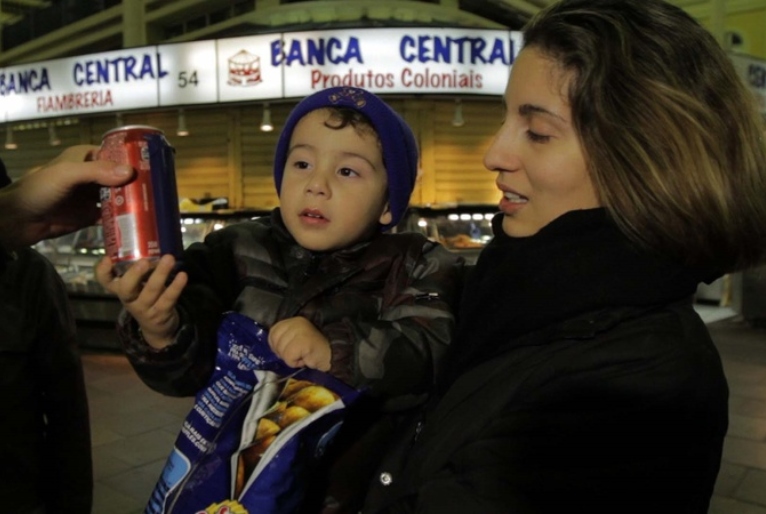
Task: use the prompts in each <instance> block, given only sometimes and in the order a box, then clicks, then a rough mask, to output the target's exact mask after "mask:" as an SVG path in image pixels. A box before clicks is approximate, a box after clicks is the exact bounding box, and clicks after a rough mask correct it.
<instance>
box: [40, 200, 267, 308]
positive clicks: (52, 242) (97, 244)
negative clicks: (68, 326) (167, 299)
mask: <svg viewBox="0 0 766 514" xmlns="http://www.w3.org/2000/svg"><path fill="white" fill-rule="evenodd" d="M269 213H270V211H268V210H247V211H223V210H219V211H211V212H188V213H181V235H182V239H183V246H184V248H186V247H187V246H189V245H190V244H192V243H194V242H197V241H202V240H203V239H204V238H205V236H207V235H208V234H209V233H210V232H213V231H214V230H218V229H220V228H222V227H225V226H226V225H229V224H231V223H238V222H241V221H246V220H250V219H256V218H259V217H261V216H266V215H268V214H269ZM35 249H36V250H38V251H39V252H40V253H42V254H43V255H44V256H46V257H47V258H48V259H49V260H50V261H51V262H52V263H53V265H54V266H55V267H56V270H57V271H58V272H59V274H60V275H61V278H63V279H64V283H65V284H66V287H67V293H68V294H69V300H70V304H71V306H72V309H73V311H74V315H75V319H76V320H77V322H78V323H114V321H115V320H116V319H117V315H118V314H119V312H120V309H121V306H120V302H119V301H118V300H117V298H116V297H114V296H113V295H112V294H110V293H108V292H107V291H106V290H104V288H103V287H101V284H99V283H98V282H97V281H96V279H95V276H94V272H93V268H94V266H95V265H96V262H98V260H99V259H101V258H102V257H103V256H104V255H105V250H104V241H103V232H102V230H101V227H100V226H93V227H88V228H84V229H82V230H79V231H77V232H74V233H72V234H68V235H66V236H63V237H59V238H56V239H49V240H46V241H41V242H40V243H38V244H37V245H35Z"/></svg>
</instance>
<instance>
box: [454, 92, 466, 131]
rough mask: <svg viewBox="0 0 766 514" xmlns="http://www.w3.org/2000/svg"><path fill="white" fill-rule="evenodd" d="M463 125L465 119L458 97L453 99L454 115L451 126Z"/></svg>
mask: <svg viewBox="0 0 766 514" xmlns="http://www.w3.org/2000/svg"><path fill="white" fill-rule="evenodd" d="M463 125H465V120H464V119H463V104H462V103H460V98H456V99H455V115H454V116H452V126H453V127H462V126H463Z"/></svg>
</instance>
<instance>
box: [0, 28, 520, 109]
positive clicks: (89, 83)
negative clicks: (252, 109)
mask: <svg viewBox="0 0 766 514" xmlns="http://www.w3.org/2000/svg"><path fill="white" fill-rule="evenodd" d="M520 46H521V33H519V32H515V31H503V30H478V29H440V28H405V29H398V28H397V29H394V28H378V29H344V30H334V31H313V32H292V33H276V34H267V35H255V36H247V37H239V38H229V39H219V40H211V41H195V42H190V43H176V44H169V45H158V46H148V47H143V48H131V49H124V50H119V51H114V52H107V53H100V54H92V55H84V56H78V57H70V58H64V59H56V60H51V61H44V62H38V63H31V64H24V65H20V66H12V67H7V68H3V69H0V116H1V117H2V119H0V121H16V120H29V119H36V118H49V117H57V116H68V115H77V114H91V113H98V112H108V111H124V110H130V109H146V108H152V107H161V106H174V105H193V104H214V103H224V102H242V101H250V100H271V99H280V98H299V97H302V96H305V95H308V94H310V93H312V92H313V91H316V90H318V89H322V88H325V87H330V86H342V85H346V86H352V87H364V88H366V89H369V90H372V91H375V92H377V93H381V94H387V93H397V94H402V93H408V94H416V93H417V94H424V93H429V94H430V93H434V94H475V95H502V94H503V91H504V88H505V84H506V81H507V79H508V73H509V71H510V66H511V64H512V63H513V60H514V58H515V56H516V54H518V52H519V49H520Z"/></svg>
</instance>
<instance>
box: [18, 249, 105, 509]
mask: <svg viewBox="0 0 766 514" xmlns="http://www.w3.org/2000/svg"><path fill="white" fill-rule="evenodd" d="M31 255H33V256H36V259H37V260H38V261H43V262H42V263H38V264H40V265H37V266H35V267H36V268H37V272H38V273H29V276H30V277H31V276H35V280H37V281H38V284H37V285H35V284H29V283H28V284H27V285H26V286H27V287H32V288H34V290H36V291H37V305H36V306H35V307H34V308H35V310H36V312H37V319H38V320H39V321H40V323H39V324H38V325H37V345H38V352H39V354H38V371H39V375H38V377H37V379H38V380H39V381H40V388H41V392H42V405H43V412H44V414H45V434H46V437H45V448H44V452H43V455H45V462H47V463H49V465H48V467H47V468H46V469H45V473H46V477H45V482H46V484H47V489H46V495H47V498H46V504H47V505H48V508H52V507H53V508H55V509H56V511H57V512H62V513H75V512H89V511H90V508H91V504H92V498H93V471H92V465H91V441H90V428H89V427H90V424H89V417H88V402H87V397H86V392H85V380H84V377H83V369H82V362H81V360H80V354H79V351H78V348H77V339H76V332H75V322H74V316H73V314H72V311H71V308H70V306H69V303H68V301H69V300H68V298H67V293H66V288H65V286H64V282H63V281H62V279H61V277H60V276H59V274H58V273H57V272H56V270H55V269H54V268H53V266H52V265H50V263H48V262H47V261H45V260H44V257H41V256H39V255H37V254H31ZM64 477H66V479H65V478H64Z"/></svg>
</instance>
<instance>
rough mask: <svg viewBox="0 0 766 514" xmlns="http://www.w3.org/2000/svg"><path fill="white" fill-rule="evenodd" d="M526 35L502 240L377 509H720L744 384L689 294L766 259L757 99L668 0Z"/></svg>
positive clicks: (513, 112)
mask: <svg viewBox="0 0 766 514" xmlns="http://www.w3.org/2000/svg"><path fill="white" fill-rule="evenodd" d="M524 35H525V47H524V49H523V50H522V51H521V52H520V54H519V56H518V59H517V60H516V62H515V63H514V65H513V69H512V71H511V77H510V80H509V83H508V87H507V90H506V92H505V97H504V100H505V106H506V111H507V112H506V114H505V117H504V120H503V124H502V126H501V128H500V130H499V131H498V133H497V136H496V138H495V141H494V142H493V144H492V145H491V147H490V149H489V150H488V152H487V154H486V157H485V165H486V167H487V168H488V169H489V170H491V171H493V172H495V173H497V181H496V183H497V187H498V189H499V190H500V192H501V193H502V199H501V200H500V210H501V211H502V212H501V213H500V214H499V215H498V216H497V217H496V218H495V219H494V221H493V227H494V231H495V238H494V240H493V241H492V242H491V243H490V244H489V245H488V246H487V247H486V248H485V249H484V251H483V252H482V255H481V256H480V258H479V260H478V262H477V264H476V267H475V269H474V270H473V273H472V275H471V276H470V277H469V280H468V283H467V286H466V290H465V293H464V297H463V300H462V304H461V309H460V312H459V318H458V319H459V327H458V333H457V338H456V342H455V343H453V346H452V347H451V348H450V351H451V352H452V353H451V354H452V360H451V366H450V367H449V369H448V372H447V374H446V375H445V376H444V377H443V380H442V387H441V390H440V391H439V394H438V395H437V397H436V398H435V399H434V401H433V402H432V405H431V408H429V409H428V410H427V412H426V413H425V414H423V415H422V416H421V419H420V420H419V421H418V423H417V424H415V425H414V426H413V427H411V431H410V433H409V434H407V435H406V436H404V437H402V438H401V440H400V441H399V443H398V447H397V448H394V449H393V450H392V451H391V452H389V457H388V458H387V460H386V461H385V462H384V463H383V464H382V466H381V467H380V468H379V470H378V475H377V476H376V481H375V483H374V484H373V486H372V488H371V490H370V491H369V492H368V497H367V500H366V505H365V508H364V510H363V511H364V512H365V513H366V514H367V513H377V512H434V513H437V512H438V513H444V512H450V513H451V512H461V513H462V512H465V513H474V512H477V513H478V512H481V513H495V512H508V513H561V512H584V513H589V514H593V513H612V514H614V513H620V514H624V513H634V512H635V513H652V514H656V513H661V512H672V513H674V514H679V513H698V514H704V513H706V512H707V509H708V503H709V500H710V496H711V494H712V491H713V485H714V482H715V479H716V475H717V473H718V469H719V465H720V458H721V448H722V444H723V438H724V435H725V432H726V428H727V397H728V390H727V385H726V380H725V377H724V374H723V371H722V367H721V362H720V358H719V356H718V353H717V351H716V349H715V347H714V346H713V344H712V341H711V339H710V337H709V334H708V331H707V329H706V328H705V325H704V324H703V322H702V321H701V320H700V318H699V317H698V316H697V314H696V313H695V311H694V309H693V307H692V295H693V294H694V292H695V290H696V288H697V285H698V284H699V283H700V282H701V281H705V282H710V281H712V280H714V279H716V278H717V277H719V276H721V275H722V274H723V273H725V272H730V271H734V270H738V269H743V268H745V267H749V266H752V265H755V264H757V263H760V262H762V261H763V260H764V253H765V252H766V250H765V249H764V244H763V242H764V241H766V203H765V202H766V180H765V178H764V177H765V176H766V175H765V174H766V150H765V148H764V142H763V140H762V134H763V129H762V127H761V124H760V119H759V117H758V113H757V110H756V108H755V105H754V103H753V101H752V97H751V95H750V93H749V92H748V91H747V89H746V88H745V87H744V86H743V85H742V84H741V83H740V81H739V80H738V77H737V75H736V73H735V71H734V69H733V67H732V65H731V63H730V62H729V60H728V58H727V57H726V55H725V53H724V52H723V51H722V50H721V49H720V47H719V46H718V45H717V44H716V42H715V40H714V39H713V38H712V37H711V36H710V35H709V34H708V33H707V32H706V31H705V30H704V29H703V28H702V27H700V26H699V25H698V24H697V23H696V22H695V21H693V20H692V19H691V18H690V17H689V16H688V15H686V14H685V13H684V12H683V11H681V10H680V9H678V8H676V7H673V6H671V5H669V4H667V3H664V2H662V1H660V0H564V1H562V2H560V3H557V4H555V5H553V6H551V7H549V8H548V9H546V10H544V11H543V12H541V13H540V14H539V15H538V16H537V17H535V18H534V19H533V20H532V21H531V22H530V23H529V25H528V26H527V27H526V29H525V33H524Z"/></svg>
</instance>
